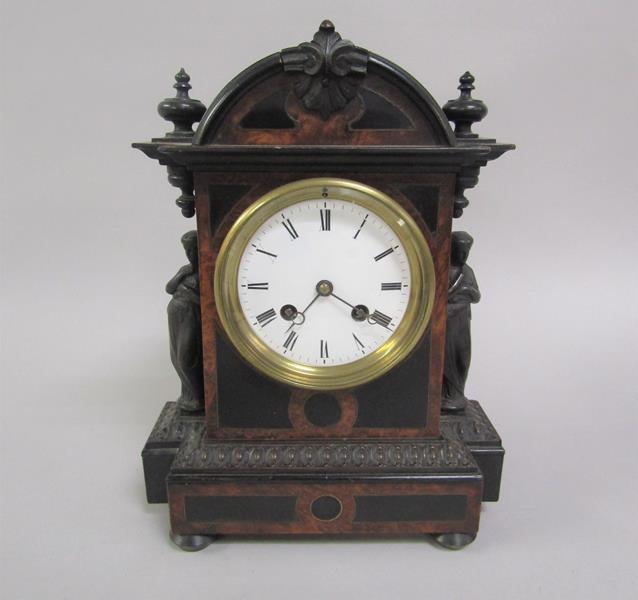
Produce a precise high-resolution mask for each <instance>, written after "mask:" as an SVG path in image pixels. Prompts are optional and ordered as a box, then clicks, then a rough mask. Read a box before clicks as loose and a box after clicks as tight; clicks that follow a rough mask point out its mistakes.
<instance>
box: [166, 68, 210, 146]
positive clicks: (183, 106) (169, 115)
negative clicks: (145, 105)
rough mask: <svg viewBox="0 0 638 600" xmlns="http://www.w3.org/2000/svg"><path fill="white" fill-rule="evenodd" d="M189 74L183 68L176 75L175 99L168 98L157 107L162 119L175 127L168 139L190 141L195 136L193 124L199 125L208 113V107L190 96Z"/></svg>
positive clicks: (167, 135) (168, 134)
mask: <svg viewBox="0 0 638 600" xmlns="http://www.w3.org/2000/svg"><path fill="white" fill-rule="evenodd" d="M190 79H191V78H190V76H189V74H188V73H187V72H186V71H185V70H184V69H183V68H182V69H180V70H179V72H178V73H177V74H176V75H175V84H174V85H173V87H174V88H175V89H176V90H177V93H176V94H175V98H166V99H164V100H162V101H161V102H160V103H159V104H158V105H157V112H158V113H159V114H160V115H161V116H162V118H164V119H166V120H167V121H170V122H171V123H173V125H174V129H173V131H171V132H170V133H167V134H166V136H165V137H167V138H177V139H189V138H191V137H192V136H193V123H197V122H198V121H199V120H200V119H201V118H202V117H203V116H204V113H205V112H206V107H205V106H204V105H203V104H202V103H201V102H200V101H199V100H195V99H194V98H190V97H189V96H188V91H189V90H190V89H191V87H192V86H191V84H190V83H189V81H190Z"/></svg>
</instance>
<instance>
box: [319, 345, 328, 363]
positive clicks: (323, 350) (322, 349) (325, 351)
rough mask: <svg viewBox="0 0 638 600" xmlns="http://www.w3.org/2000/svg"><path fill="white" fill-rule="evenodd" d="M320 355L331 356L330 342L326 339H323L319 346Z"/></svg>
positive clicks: (323, 356)
mask: <svg viewBox="0 0 638 600" xmlns="http://www.w3.org/2000/svg"><path fill="white" fill-rule="evenodd" d="M319 351H320V357H321V358H324V359H325V358H329V356H328V342H327V341H326V340H321V344H320V346H319Z"/></svg>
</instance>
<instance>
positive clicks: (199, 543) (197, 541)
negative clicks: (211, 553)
mask: <svg viewBox="0 0 638 600" xmlns="http://www.w3.org/2000/svg"><path fill="white" fill-rule="evenodd" d="M170 535H171V540H172V541H173V543H174V544H175V545H176V546H179V547H180V548H181V549H182V550H184V551H186V552H198V551H199V550H203V549H204V548H206V547H207V546H209V545H210V544H212V543H213V542H214V541H215V538H216V537H217V536H214V535H179V534H178V533H173V532H172V531H171V534H170Z"/></svg>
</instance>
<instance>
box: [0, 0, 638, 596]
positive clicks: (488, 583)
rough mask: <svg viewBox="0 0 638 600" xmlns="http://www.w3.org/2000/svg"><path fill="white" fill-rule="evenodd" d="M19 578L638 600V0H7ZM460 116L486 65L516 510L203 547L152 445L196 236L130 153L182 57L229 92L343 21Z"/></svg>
mask: <svg viewBox="0 0 638 600" xmlns="http://www.w3.org/2000/svg"><path fill="white" fill-rule="evenodd" d="M1 10H2V14H1V15H0V22H1V28H2V32H1V38H2V52H1V60H2V72H1V81H2V84H1V94H0V103H1V128H2V129H1V151H2V155H1V157H0V158H1V160H0V169H1V178H2V187H1V189H2V217H1V218H2V221H1V228H2V229H1V244H2V250H1V256H2V278H1V285H2V293H1V296H0V297H1V302H2V328H1V352H2V355H1V357H0V369H1V371H2V372H1V386H2V388H1V391H2V415H1V422H2V424H1V427H2V430H1V432H0V444H1V452H0V464H1V469H2V472H1V479H0V481H1V486H2V489H1V492H0V511H1V525H0V527H1V530H0V536H1V540H0V546H1V552H2V558H1V563H0V591H1V592H2V594H1V595H2V597H5V598H11V599H12V600H17V599H20V598H39V597H43V598H44V597H46V598H52V599H58V598H70V599H75V598H108V599H113V598H151V597H154V598H176V597H178V595H181V594H185V593H188V594H189V595H192V597H196V598H197V597H208V598H210V597H216V598H225V599H226V598H233V599H234V598H238V599H239V598H266V597H278V598H282V599H288V598H324V597H330V598H347V597H353V596H354V597H361V598H370V599H377V598H378V599H386V598H389V597H394V598H408V597H410V598H411V597H430V598H434V597H437V598H506V597H507V598H524V597H525V598H561V599H565V598H600V597H607V598H629V597H635V594H636V590H637V588H638V585H637V584H638V582H637V579H636V571H637V569H636V566H637V563H638V561H637V560H636V559H637V552H636V546H635V540H636V535H637V533H638V531H637V527H636V525H637V521H638V519H637V518H636V499H637V493H636V492H637V489H636V488H637V484H636V482H637V477H636V476H637V475H638V473H637V468H636V442H635V435H636V425H638V418H637V411H636V400H638V395H637V393H636V388H635V372H636V368H637V367H638V364H637V361H636V351H637V350H638V348H637V343H636V340H637V337H638V336H637V335H636V334H637V330H638V327H637V322H636V317H635V310H636V300H637V297H636V296H637V294H636V283H635V279H636V267H635V258H634V257H635V255H636V251H637V250H638V247H637V245H636V242H635V237H636V216H637V215H636V192H635V188H636V183H637V181H636V167H637V158H638V157H637V154H636V150H635V147H636V139H637V136H636V134H637V133H638V132H637V131H636V125H635V122H636V119H635V115H634V113H635V111H636V107H637V106H638V104H637V102H638V95H637V90H636V57H637V48H636V42H635V25H636V16H637V15H636V9H635V2H631V1H627V2H621V1H619V0H616V1H607V2H591V1H590V2H584V1H552V2H547V1H539V0H537V1H534V2H531V1H530V2H517V1H513V0H507V1H505V0H503V1H489V2H458V1H446V2H438V1H437V2H422V1H419V2H377V1H372V0H367V1H365V2H359V1H357V2H348V3H345V2H336V1H333V0H325V1H323V2H321V3H317V2H314V3H310V2H303V1H301V0H296V1H291V0H287V1H276V0H270V1H269V2H259V3H250V4H249V3H247V2H234V3H233V2H225V3H215V2H211V1H210V0H209V1H201V2H195V1H183V2H180V3H174V2H158V1H157V0H155V1H140V2H122V1H115V0H111V1H109V2H99V3H98V2H89V1H86V0H85V1H82V2H80V1H78V2H72V1H69V0H59V1H57V2H49V3H45V2H33V1H26V0H25V1H20V2H11V1H7V0H5V1H4V2H3V3H2V9H1ZM326 17H329V18H331V19H333V20H334V21H335V23H336V24H337V28H338V30H339V31H340V32H341V33H342V34H343V35H344V37H347V38H350V39H352V40H353V41H354V42H355V43H356V44H358V45H361V46H363V47H367V48H369V49H371V50H373V51H375V52H378V53H380V54H382V55H384V56H386V57H388V58H389V59H391V60H393V61H395V62H397V63H398V64H400V65H401V66H403V67H404V68H406V69H407V70H408V71H410V72H411V73H412V74H413V75H415V76H416V77H417V78H418V79H419V80H420V81H422V83H423V84H424V85H425V86H426V87H427V88H428V89H429V91H430V92H431V93H432V94H433V95H434V97H435V98H436V99H437V100H438V101H439V102H440V103H443V102H445V101H446V100H448V99H449V98H453V97H456V95H457V91H456V85H457V78H458V76H459V75H460V74H461V73H462V72H463V71H464V70H465V69H468V68H469V69H471V70H472V72H473V73H474V74H475V75H476V77H477V83H476V85H477V90H476V94H475V95H476V96H477V97H479V98H481V99H483V100H485V101H486V103H487V104H488V106H489V109H490V113H489V115H488V117H487V118H486V120H485V121H484V122H483V123H482V124H481V125H479V126H478V127H477V128H476V129H477V131H479V132H480V133H482V134H483V135H486V136H496V137H497V138H498V139H500V140H501V141H506V142H515V143H516V144H518V149H517V150H516V151H515V152H512V153H510V154H508V155H506V156H504V157H503V158H501V159H499V160H498V161H496V162H495V163H493V164H491V165H490V166H488V167H487V168H486V169H484V170H483V172H482V175H481V179H480V182H479V185H478V187H477V188H476V189H475V190H471V191H469V192H468V197H469V199H470V201H471V204H470V207H469V208H468V209H467V211H466V214H465V215H464V216H463V218H462V219H461V220H460V221H457V222H456V224H455V225H456V227H457V228H462V229H466V230H467V231H469V232H471V233H472V235H473V236H474V237H475V240H476V242H475V247H474V250H473V252H472V255H471V258H470V263H471V265H472V266H473V267H474V269H475V272H476V274H477V277H478V280H479V284H480V286H481V289H482V292H483V301H482V302H481V304H479V305H478V306H477V307H476V308H475V310H474V320H473V327H474V351H475V352H474V356H475V358H474V364H473V368H472V371H471V377H470V381H469V384H468V391H469V392H470V393H471V395H472V396H473V397H474V398H477V399H479V400H480V401H481V402H482V403H483V406H484V407H485V408H486V409H487V411H488V413H489V415H490V417H491V418H492V420H493V422H494V423H495V425H496V426H497V428H498V429H499V431H500V433H501V435H502V436H503V439H504V443H505V445H506V448H507V457H506V463H505V471H504V477H503V487H502V490H503V493H502V499H501V501H500V502H499V503H498V504H488V505H486V506H485V508H484V510H483V514H482V521H481V532H480V534H479V536H478V538H477V540H476V542H475V543H474V544H473V545H471V546H469V547H468V548H466V549H465V550H464V551H463V552H460V553H450V552H445V551H442V550H440V549H438V548H436V547H434V546H433V545H431V544H429V543H427V542H422V541H414V540H412V541H405V540H399V541H391V542H378V541H377V542H314V543H313V542H303V543H300V542H270V541H262V542H241V541H222V542H219V543H217V544H215V545H213V546H211V547H210V548H208V549H207V550H206V551H204V552H202V553H199V554H195V555H189V554H185V553H181V552H180V551H178V550H177V549H176V548H175V547H173V546H172V545H171V543H170V542H169V541H168V538H167V525H168V519H167V510H166V507H165V506H163V505H161V506H147V505H146V504H145V500H144V490H143V483H142V471H141V461H140V458H139V452H140V450H141V448H142V445H143V443H144V441H145V439H146V436H147V435H148V433H149V431H150V428H151V426H152V424H153V422H154V420H155V418H156V416H157V414H158V412H159V410H160V408H161V406H162V405H163V403H164V402H165V401H167V400H172V399H174V398H175V397H176V394H177V390H178V385H177V378H176V377H175V376H174V374H173V372H172V368H171V365H170V362H169V357H168V346H167V332H166V325H165V305H166V302H167V300H168V296H166V294H165V293H164V292H163V287H164V284H165V282H166V281H167V280H168V279H169V278H170V277H171V276H172V275H173V274H174V272H175V271H176V270H177V268H178V267H179V266H180V265H182V264H183V263H184V257H183V254H182V250H181V248H180V245H179V236H180V235H181V234H182V233H183V232H184V231H186V230H187V229H189V228H192V227H193V222H192V221H189V222H187V221H186V220H184V219H183V218H182V217H181V215H180V213H179V210H178V209H177V208H176V207H175V206H174V204H173V202H174V199H175V197H176V195H177V191H176V190H175V189H174V188H170V187H169V186H168V184H167V183H166V179H165V171H164V169H161V168H159V167H158V166H157V164H155V163H153V162H152V161H150V160H148V159H146V158H145V157H143V155H142V154H141V153H138V152H135V151H133V150H132V149H130V147H129V144H130V143H131V142H132V141H143V140H146V139H149V138H150V137H152V136H156V135H161V134H163V133H164V132H165V131H166V125H165V124H164V122H163V121H162V120H161V119H160V118H159V117H158V116H157V114H156V113H155V106H156V104H157V102H158V101H159V100H161V99H162V98H163V97H165V96H168V95H171V94H172V89H171V84H172V77H173V74H174V73H175V72H176V71H177V69H178V68H179V67H181V66H184V67H186V68H187V70H188V71H189V72H190V74H191V75H192V78H193V80H192V83H193V85H194V90H193V96H194V97H197V98H199V99H201V100H202V101H204V102H205V103H209V102H210V101H211V100H212V98H213V97H214V96H215V94H216V93H217V92H218V91H219V90H220V89H221V87H222V86H223V85H224V84H225V83H226V82H227V81H228V80H229V79H231V78H232V77H233V76H234V75H235V74H236V73H237V72H239V71H240V70H241V69H243V68H244V67H246V66H248V65H249V64H251V63H252V62H254V61H255V60H257V59H259V58H261V57H262V56H265V55H267V54H270V53H271V52H273V51H276V50H279V49H281V48H282V47H286V46H290V45H294V44H296V43H298V42H301V41H305V40H306V39H308V38H309V37H310V36H311V35H312V33H313V32H314V31H315V30H316V27H317V25H318V24H319V22H320V21H321V20H322V19H323V18H326Z"/></svg>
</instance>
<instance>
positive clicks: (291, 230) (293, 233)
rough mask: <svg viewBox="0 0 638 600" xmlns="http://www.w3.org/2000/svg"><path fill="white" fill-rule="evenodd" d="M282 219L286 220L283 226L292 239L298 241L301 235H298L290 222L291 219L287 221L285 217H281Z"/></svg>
mask: <svg viewBox="0 0 638 600" xmlns="http://www.w3.org/2000/svg"><path fill="white" fill-rule="evenodd" d="M281 218H282V219H284V220H283V221H282V222H281V224H282V225H283V226H284V227H285V228H286V231H287V232H288V233H289V234H290V237H291V238H292V239H293V240H296V239H297V238H298V237H299V234H298V233H297V230H296V229H295V226H294V225H293V224H292V223H291V222H290V219H286V217H284V216H283V215H281Z"/></svg>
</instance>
